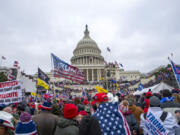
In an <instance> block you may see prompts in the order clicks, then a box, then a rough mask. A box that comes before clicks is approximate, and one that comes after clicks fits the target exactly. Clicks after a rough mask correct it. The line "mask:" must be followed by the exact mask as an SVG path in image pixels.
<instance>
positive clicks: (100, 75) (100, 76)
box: [99, 69, 101, 78]
mask: <svg viewBox="0 0 180 135" xmlns="http://www.w3.org/2000/svg"><path fill="white" fill-rule="evenodd" d="M99 75H100V77H99V78H101V69H100V74H99Z"/></svg>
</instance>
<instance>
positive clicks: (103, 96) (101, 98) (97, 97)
mask: <svg viewBox="0 0 180 135" xmlns="http://www.w3.org/2000/svg"><path fill="white" fill-rule="evenodd" d="M94 101H95V102H100V103H101V102H107V101H108V96H107V94H105V93H97V94H96V95H95V96H94Z"/></svg>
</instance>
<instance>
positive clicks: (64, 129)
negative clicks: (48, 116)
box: [54, 104, 79, 135]
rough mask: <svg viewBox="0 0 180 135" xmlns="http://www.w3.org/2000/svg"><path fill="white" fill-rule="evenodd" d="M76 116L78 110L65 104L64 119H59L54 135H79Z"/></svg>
mask: <svg viewBox="0 0 180 135" xmlns="http://www.w3.org/2000/svg"><path fill="white" fill-rule="evenodd" d="M77 114H78V108H77V106H76V105H74V104H65V106H64V118H63V117H61V118H59V120H58V122H57V125H56V131H55V134H54V135H79V128H78V121H77V120H76V116H77Z"/></svg>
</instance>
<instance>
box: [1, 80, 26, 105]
mask: <svg viewBox="0 0 180 135" xmlns="http://www.w3.org/2000/svg"><path fill="white" fill-rule="evenodd" d="M22 96H23V94H22V85H21V83H20V82H19V81H16V80H15V81H7V82H1V83H0V104H10V103H16V102H21V101H22Z"/></svg>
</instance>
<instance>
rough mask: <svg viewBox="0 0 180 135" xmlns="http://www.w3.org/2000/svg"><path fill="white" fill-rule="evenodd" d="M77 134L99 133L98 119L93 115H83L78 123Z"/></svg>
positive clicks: (99, 134) (98, 134) (94, 134)
mask: <svg viewBox="0 0 180 135" xmlns="http://www.w3.org/2000/svg"><path fill="white" fill-rule="evenodd" d="M79 135H101V128H100V125H99V122H98V120H97V119H96V118H95V117H93V116H85V117H84V118H83V119H82V120H81V123H80V125H79Z"/></svg>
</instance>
